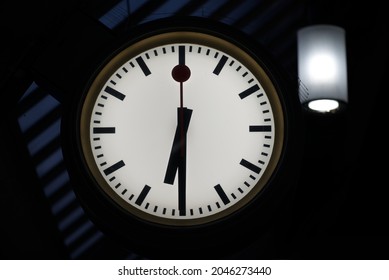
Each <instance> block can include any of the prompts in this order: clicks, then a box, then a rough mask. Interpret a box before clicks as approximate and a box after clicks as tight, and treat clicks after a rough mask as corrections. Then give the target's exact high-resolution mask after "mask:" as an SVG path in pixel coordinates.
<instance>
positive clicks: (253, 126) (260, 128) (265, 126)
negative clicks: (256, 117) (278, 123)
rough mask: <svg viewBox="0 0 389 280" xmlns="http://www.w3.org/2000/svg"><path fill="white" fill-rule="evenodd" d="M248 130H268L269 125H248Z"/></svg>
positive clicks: (269, 128)
mask: <svg viewBox="0 0 389 280" xmlns="http://www.w3.org/2000/svg"><path fill="white" fill-rule="evenodd" d="M249 131H250V132H270V131H271V125H250V127H249Z"/></svg>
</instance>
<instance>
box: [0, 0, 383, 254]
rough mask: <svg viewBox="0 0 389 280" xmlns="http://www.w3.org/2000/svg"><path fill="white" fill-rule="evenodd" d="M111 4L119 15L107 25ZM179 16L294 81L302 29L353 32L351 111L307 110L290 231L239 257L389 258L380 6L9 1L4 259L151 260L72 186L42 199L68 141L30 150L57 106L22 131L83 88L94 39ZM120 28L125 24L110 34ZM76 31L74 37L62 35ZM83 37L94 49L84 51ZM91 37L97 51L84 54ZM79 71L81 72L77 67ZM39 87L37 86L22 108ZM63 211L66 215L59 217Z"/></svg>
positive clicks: (214, 0) (59, 171)
mask: <svg viewBox="0 0 389 280" xmlns="http://www.w3.org/2000/svg"><path fill="white" fill-rule="evenodd" d="M120 3H121V5H120ZM115 5H119V6H117V7H119V8H117V9H116V10H115V13H114V14H113V15H110V17H109V18H108V19H107V12H108V11H110V10H111V9H112V8H113V7H114V6H115ZM175 15H184V16H186V15H195V16H201V17H207V18H211V19H214V20H217V21H221V22H224V23H227V24H229V25H231V26H232V27H233V28H237V29H240V30H242V31H243V32H245V33H247V34H248V35H250V36H252V37H253V38H254V39H256V40H258V41H259V42H260V43H261V44H263V45H264V46H265V47H266V48H267V49H268V50H269V51H270V52H271V53H272V54H273V55H274V58H275V59H276V60H277V62H278V63H279V64H280V65H282V67H284V68H285V69H286V71H287V72H288V74H289V75H290V76H292V77H296V79H297V75H296V73H297V65H296V62H297V58H296V53H297V51H296V31H297V30H298V28H300V27H303V26H307V25H310V24H316V23H328V24H335V25H339V26H341V27H343V28H345V30H346V40H347V60H348V85H349V103H348V106H347V109H346V110H345V111H344V112H342V113H341V114H338V115H334V116H323V115H314V114H308V113H304V119H303V120H302V122H303V126H304V128H305V134H304V136H303V137H302V139H303V141H304V152H303V161H302V164H301V173H300V179H299V180H298V182H297V184H296V186H295V192H294V196H293V198H292V203H291V205H290V206H289V208H288V209H289V211H288V214H289V217H288V226H287V227H285V228H283V231H282V232H279V231H277V230H276V229H275V230H273V231H271V232H269V234H267V235H266V236H262V237H261V239H260V240H258V241H257V242H255V243H254V244H252V246H250V247H249V248H242V250H241V251H240V252H238V253H237V254H236V255H234V256H233V257H235V258H259V259H389V246H388V245H389V241H388V239H389V232H388V231H389V230H388V229H387V228H388V227H387V224H388V214H389V203H388V199H389V196H388V193H389V192H388V191H387V188H388V187H389V185H388V183H387V180H386V178H387V174H388V171H387V167H388V161H387V156H388V136H387V128H388V125H387V120H388V118H387V116H386V114H385V113H386V112H387V111H388V108H387V107H388V106H387V103H386V102H387V100H388V97H387V94H388V89H387V85H386V82H387V77H388V74H389V73H388V66H387V63H388V37H389V25H388V15H387V12H386V9H384V6H383V1H382V3H381V2H380V1H367V2H356V1H339V0H338V1H334V0H331V1H297V0H281V1H268V0H257V1H249V0H246V1H232V0H230V1H228V0H196V1H194V0H186V1H172V0H171V1H165V0H161V1H146V0H145V1H122V2H120V1H102V0H99V1H92V0H90V1H88V0H83V1H75V0H73V1H69V0H66V1H59V0H58V1H43V0H37V1H26V0H19V1H2V2H1V4H0V30H1V38H2V39H1V42H0V46H1V47H0V51H1V54H0V65H1V68H0V100H1V108H0V128H1V130H0V258H2V259H69V258H70V259H122V258H127V259H134V258H135V259H136V258H147V256H142V255H139V254H135V253H133V252H131V251H129V250H128V249H125V248H122V247H121V246H120V245H119V244H117V243H115V241H113V240H111V239H109V238H107V237H106V236H104V235H103V234H102V233H101V232H100V231H99V230H98V229H97V228H96V227H95V226H94V225H93V224H91V222H90V221H89V219H88V217H87V216H86V215H85V214H84V213H83V212H82V210H80V209H81V208H80V207H79V205H78V202H77V200H76V199H75V198H74V197H73V196H72V186H71V185H70V183H69V182H62V184H61V185H59V186H58V188H54V189H55V191H53V193H50V194H48V192H47V191H45V190H46V189H45V188H46V185H48V184H50V183H51V182H53V181H55V180H56V178H58V176H63V174H64V172H65V173H66V167H65V166H64V164H63V162H61V161H60V160H57V161H53V166H52V168H51V169H49V171H48V172H46V173H44V174H41V173H40V171H39V170H40V169H39V168H40V166H41V163H42V162H44V161H45V160H49V159H48V158H51V159H52V155H53V153H54V154H55V153H56V151H58V149H60V148H61V143H60V141H59V138H58V137H57V136H56V137H55V138H53V140H51V141H50V142H49V143H48V144H47V145H45V147H44V148H43V149H42V152H40V153H38V154H34V155H31V149H30V148H29V147H30V146H29V145H30V144H31V141H34V139H35V137H37V136H39V135H41V133H43V131H45V129H46V128H47V127H49V126H50V125H52V124H53V123H55V121H57V120H60V119H61V114H62V111H61V105H58V106H57V107H55V108H54V109H50V110H49V112H48V114H47V115H45V117H44V118H42V119H40V120H39V121H36V122H35V123H34V124H33V125H32V126H31V127H30V128H29V129H27V130H23V129H21V127H20V122H23V121H24V122H28V121H29V118H30V117H31V116H32V117H33V115H34V114H33V113H31V112H32V111H34V110H32V111H31V108H34V106H36V104H38V103H39V101H40V100H42V99H43V98H44V97H47V96H49V98H52V102H51V103H50V104H54V103H55V102H57V103H58V104H61V101H63V95H64V93H65V92H67V91H68V90H69V88H71V87H72V84H74V83H78V82H79V81H77V79H79V76H77V75H76V73H78V74H79V73H82V70H83V69H84V68H83V67H86V66H82V65H81V64H80V65H77V63H76V62H74V61H78V60H77V58H82V61H84V62H85V63H87V64H88V63H89V66H90V65H93V62H92V61H93V59H94V58H95V57H96V55H95V53H98V52H99V49H100V48H104V44H101V45H100V44H99V36H97V37H96V36H94V35H96V34H102V33H104V34H105V35H104V36H107V38H110V36H113V37H115V36H116V37H117V36H120V35H121V34H125V33H126V32H127V31H128V29H129V28H131V27H133V26H135V25H137V24H140V23H142V22H145V21H149V20H152V19H155V18H161V17H169V16H175ZM112 21H114V22H119V24H117V25H115V27H113V26H111V25H110V22H112ZM103 24H105V25H106V26H107V27H102V26H103ZM69 27H70V30H73V31H74V33H72V32H69V31H66V30H69ZM76 30H78V31H76ZM90 30H92V31H90ZM101 30H103V31H104V32H103V31H101ZM107 30H109V31H107ZM89 32H90V33H89ZM92 33H93V34H92ZM85 34H88V35H86V36H84V35H85ZM89 36H90V37H89ZM84 37H87V38H88V40H89V38H91V39H90V42H89V43H85V40H86V39H85V38H84ZM93 38H94V39H93ZM91 40H92V41H91ZM93 40H96V42H97V45H96V49H94V50H92V49H88V48H87V47H85V46H84V45H88V44H89V46H90V45H91V42H92V43H93ZM57 50H61V51H59V52H58V53H57ZM64 50H66V51H64ZM86 50H88V51H86ZM72 63H73V64H72ZM67 64H68V65H70V66H66V65H67ZM58 65H63V68H64V69H62V70H63V71H58ZM76 65H77V66H78V67H77V69H78V70H77V71H74V73H73V70H72V68H71V66H73V67H74V66H76ZM66 67H69V69H67V68H66ZM55 73H62V74H61V75H62V76H61V75H60V77H56V75H55ZM33 82H34V83H35V84H36V85H37V88H35V89H34V90H33V92H32V93H31V92H30V93H29V95H28V98H27V97H26V98H24V99H22V100H21V98H22V96H23V95H25V93H26V91H27V90H28V88H30V85H31V84H32V83H33ZM296 94H297V90H296ZM39 110H41V108H40V107H39ZM39 110H38V111H39ZM35 111H36V110H35ZM59 158H61V157H59ZM45 162H46V164H47V162H48V161H45ZM54 162H55V163H54ZM65 181H66V180H65ZM65 200H66V201H67V202H66V203H64V202H63V201H65ZM60 202H62V203H63V204H61V205H65V206H63V207H62V208H61V209H60V210H58V209H57V208H56V207H57V206H58V204H57V203H60ZM70 217H71V218H70ZM203 258H204V259H206V258H207V252H206V251H205V252H204V257H203Z"/></svg>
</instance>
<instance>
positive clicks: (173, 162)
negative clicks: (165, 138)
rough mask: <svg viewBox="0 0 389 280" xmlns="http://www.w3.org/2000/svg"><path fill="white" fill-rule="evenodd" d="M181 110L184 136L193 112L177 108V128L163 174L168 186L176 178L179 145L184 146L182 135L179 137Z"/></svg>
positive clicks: (178, 163)
mask: <svg viewBox="0 0 389 280" xmlns="http://www.w3.org/2000/svg"><path fill="white" fill-rule="evenodd" d="M181 110H183V116H184V118H183V125H184V133H185V136H186V133H187V131H188V127H189V122H190V118H191V116H192V112H193V110H191V109H188V108H185V107H184V108H177V120H178V124H177V128H176V133H175V135H174V140H173V145H172V149H171V152H170V157H169V162H168V165H167V168H166V174H165V179H164V183H166V184H170V185H173V184H174V179H175V177H176V173H177V170H178V167H179V165H180V162H181V149H182V147H181V145H183V144H184V143H183V141H182V139H181V138H182V135H181V128H180V119H181V118H180V114H181V113H180V112H181ZM185 138H186V137H185ZM185 148H186V147H185Z"/></svg>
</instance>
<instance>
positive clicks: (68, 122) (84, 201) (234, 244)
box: [61, 17, 303, 259]
mask: <svg viewBox="0 0 389 280" xmlns="http://www.w3.org/2000/svg"><path fill="white" fill-rule="evenodd" d="M168 31H198V32H203V33H207V34H210V35H214V36H218V37H220V38H222V39H225V40H227V41H229V42H231V43H233V44H235V45H237V46H239V47H240V48H242V49H243V50H244V51H245V52H246V53H248V54H250V55H251V56H252V57H253V58H254V59H255V60H256V61H257V62H258V63H260V65H261V66H262V67H263V68H264V69H265V70H266V71H267V74H268V75H269V77H270V79H271V80H272V82H273V84H274V85H275V87H276V89H277V92H278V93H279V94H280V96H279V97H280V100H281V104H282V107H283V111H284V118H285V128H284V137H285V141H284V147H283V151H282V153H281V158H280V161H279V163H278V166H277V167H276V169H275V171H274V173H273V175H272V176H271V178H270V180H269V181H268V183H267V185H266V186H265V188H264V189H263V190H262V191H261V192H260V194H259V195H257V197H256V198H255V199H253V200H252V201H251V202H250V203H249V204H248V205H247V206H245V207H244V208H243V209H242V210H240V211H237V212H235V213H233V214H231V215H229V216H227V217H225V218H223V219H221V220H218V221H216V222H211V223H207V224H203V225H196V226H188V227H178V226H166V225H160V224H154V223H152V222H148V221H144V220H140V219H139V218H138V217H136V216H132V215H130V214H128V213H127V212H125V211H124V210H123V209H122V208H121V207H119V206H118V205H116V204H115V203H113V202H112V201H111V200H110V198H109V197H108V196H107V195H106V194H105V193H104V192H103V191H102V190H100V188H98V187H97V186H96V184H97V183H96V181H95V180H94V179H93V177H92V175H91V173H90V171H89V170H88V167H87V165H86V163H85V160H84V158H83V156H82V149H81V144H80V131H79V122H80V119H79V118H80V112H81V106H82V103H83V100H84V98H85V95H86V92H87V89H88V87H89V85H90V84H91V82H92V81H93V79H94V77H95V76H96V75H97V73H98V72H99V70H100V69H101V68H102V67H103V66H104V65H105V64H106V63H107V62H108V61H109V60H110V59H111V58H112V57H113V56H114V55H116V54H117V53H118V52H120V51H121V50H123V49H124V48H125V47H127V46H129V45H130V44H133V43H135V42H137V41H139V40H141V39H143V38H146V37H149V36H151V35H156V34H160V33H164V32H168ZM101 57H105V59H102V60H101V61H100V63H99V65H100V66H99V67H97V69H95V70H94V71H93V72H92V71H91V72H90V73H85V77H82V78H80V79H79V81H75V84H76V85H78V86H77V87H76V90H75V94H73V95H72V96H71V97H70V98H69V99H68V100H66V104H65V106H64V114H63V121H62V131H61V134H62V140H63V151H64V159H65V162H66V164H67V167H68V170H69V174H70V179H71V181H72V184H73V186H74V190H75V193H76V195H77V197H78V198H79V200H80V203H81V205H82V206H83V207H84V209H85V211H86V213H87V214H88V215H89V216H90V217H91V219H92V221H94V223H95V224H96V225H97V226H99V227H100V228H101V229H102V230H103V231H104V232H105V233H106V234H107V235H110V236H112V237H113V239H115V240H117V241H118V242H120V243H121V244H123V245H124V246H125V247H127V248H129V249H131V250H134V251H136V252H138V253H139V254H141V255H143V256H145V257H148V258H168V259H177V258H187V259H188V258H194V259H197V258H199V257H200V256H204V255H205V256H207V257H208V258H228V257H231V256H233V254H234V252H236V251H238V250H240V249H242V248H244V247H246V246H249V245H250V243H251V242H254V241H255V240H258V239H260V238H261V236H263V235H264V234H267V233H268V232H269V229H270V228H272V227H274V226H275V225H276V224H278V225H281V228H282V227H283V226H287V223H288V221H287V220H286V219H285V216H284V215H285V214H286V213H287V211H288V208H287V205H288V202H289V201H290V199H292V197H293V189H294V187H295V185H296V181H297V178H298V176H299V166H300V160H301V156H302V139H303V131H302V125H301V123H302V121H301V118H302V115H301V112H300V110H301V106H300V103H299V101H298V96H297V85H296V82H295V81H292V80H291V79H290V78H289V77H290V75H288V74H286V72H285V71H284V70H283V69H282V67H280V66H279V65H278V64H277V61H276V59H275V58H274V57H272V55H271V54H270V53H269V51H267V50H265V49H264V48H263V47H262V46H260V44H259V43H258V42H257V41H255V40H254V39H253V38H249V37H248V36H246V35H245V34H244V33H242V32H240V31H238V30H235V29H233V28H232V27H231V26H228V25H226V24H223V23H220V22H215V21H212V20H209V19H205V18H194V17H185V18H181V17H171V18H166V19H160V20H155V21H151V22H148V23H145V24H142V25H140V26H136V27H134V28H133V29H132V30H130V31H129V32H128V34H127V36H123V37H122V38H119V39H118V40H116V41H112V42H111V47H109V48H104V49H103V50H102V51H101ZM85 81H86V82H85Z"/></svg>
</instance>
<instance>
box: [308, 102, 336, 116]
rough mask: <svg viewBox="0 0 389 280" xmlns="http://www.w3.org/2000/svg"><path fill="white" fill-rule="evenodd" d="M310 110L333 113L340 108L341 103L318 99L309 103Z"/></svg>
mask: <svg viewBox="0 0 389 280" xmlns="http://www.w3.org/2000/svg"><path fill="white" fill-rule="evenodd" d="M308 108H309V109H311V110H313V111H317V112H322V113H326V112H331V111H334V110H336V109H338V108H339V102H338V101H336V100H333V99H318V100H313V101H310V102H309V103H308Z"/></svg>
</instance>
